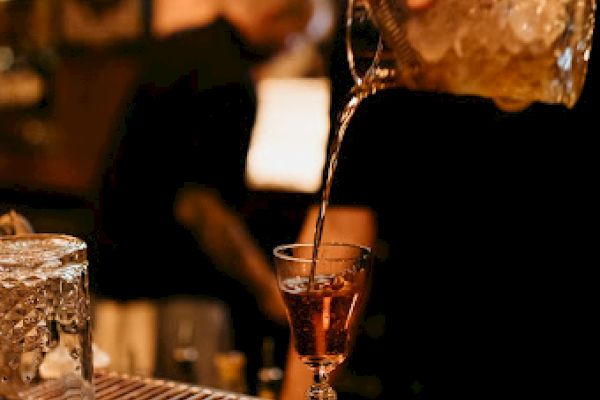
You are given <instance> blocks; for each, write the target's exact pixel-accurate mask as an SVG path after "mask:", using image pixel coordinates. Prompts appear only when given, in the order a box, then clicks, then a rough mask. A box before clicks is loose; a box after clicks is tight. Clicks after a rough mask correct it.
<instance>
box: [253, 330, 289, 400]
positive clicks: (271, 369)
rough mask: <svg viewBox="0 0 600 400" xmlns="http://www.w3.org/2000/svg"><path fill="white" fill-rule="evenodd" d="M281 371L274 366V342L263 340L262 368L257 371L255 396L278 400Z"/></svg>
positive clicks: (267, 338)
mask: <svg viewBox="0 0 600 400" xmlns="http://www.w3.org/2000/svg"><path fill="white" fill-rule="evenodd" d="M282 379H283V371H282V369H281V368H279V367H278V366H277V365H275V340H274V339H273V338H272V337H266V338H264V339H263V345H262V367H261V368H260V369H259V370H258V389H257V395H258V397H260V398H263V399H273V400H275V399H278V398H279V393H280V391H281V383H282Z"/></svg>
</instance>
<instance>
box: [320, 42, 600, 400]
mask: <svg viewBox="0 0 600 400" xmlns="http://www.w3.org/2000/svg"><path fill="white" fill-rule="evenodd" d="M341 34H343V33H341ZM341 34H340V35H341ZM340 37H341V36H340ZM597 42H598V41H596V43H597ZM595 47H597V45H596V46H595ZM599 51H600V50H598V49H595V50H594V51H592V59H591V62H590V71H589V72H590V73H589V76H588V79H587V83H586V86H585V89H584V91H583V94H582V97H581V99H580V101H579V103H578V104H577V106H576V107H575V108H574V109H571V110H569V109H566V108H564V107H563V106H551V105H541V104H535V105H533V106H531V107H530V108H528V109H527V110H525V111H522V112H520V113H505V112H502V111H499V110H498V109H497V108H496V107H495V106H494V105H493V103H492V102H491V101H489V100H484V99H479V98H473V97H454V96H450V95H445V94H433V93H420V92H409V91H407V90H403V89H390V90H387V91H382V92H379V93H377V94H376V95H374V96H372V97H370V98H368V99H367V100H365V102H364V103H363V104H361V106H360V107H359V109H358V111H357V113H356V115H355V117H354V119H353V121H352V122H351V125H350V127H349V130H348V132H347V134H346V138H345V140H344V143H343V145H342V150H341V160H340V162H339V165H338V170H337V176H336V177H335V183H334V187H333V189H332V194H331V196H332V198H331V202H332V204H336V203H341V204H358V205H366V206H369V207H371V208H372V209H374V210H375V212H376V213H377V219H378V224H379V235H380V239H379V244H378V252H379V254H380V258H379V259H378V261H377V263H376V275H375V280H374V287H373V290H372V291H371V302H370V305H369V309H368V312H367V315H366V318H365V323H364V325H363V328H362V332H361V335H360V336H359V339H358V341H357V344H356V347H355V350H354V353H353V355H352V357H351V358H350V360H349V364H348V368H347V370H346V372H345V374H343V375H342V376H341V379H340V382H339V390H340V391H341V392H343V393H344V394H345V396H346V397H344V398H354V397H352V396H356V397H357V398H381V399H392V398H450V397H449V396H451V397H452V398H454V397H456V398H465V397H477V398H488V397H490V396H492V395H497V394H500V393H503V394H508V395H510V396H518V395H519V394H523V393H527V394H529V395H531V394H538V395H539V394H540V393H541V392H542V391H549V392H552V391H553V390H554V389H555V388H558V386H559V385H563V384H564V385H566V386H569V383H568V382H570V381H578V379H579V380H580V379H582V377H581V376H580V375H577V374H575V373H574V372H573V371H574V369H573V368H571V367H566V366H565V365H573V364H574V362H573V360H572V359H570V358H566V359H565V358H564V357H565V356H568V357H570V356H569V354H571V353H576V352H577V351H576V350H574V348H575V347H577V346H578V345H580V343H579V342H578V340H577V335H573V333H572V332H573V331H574V330H575V331H579V329H581V328H582V327H584V326H585V323H582V322H581V321H584V318H585V317H583V316H584V315H585V312H583V311H582V310H583V309H588V310H589V300H590V296H591V291H589V290H587V289H586V286H587V285H586V282H585V279H581V275H580V273H581V272H582V269H584V268H585V267H584V265H586V264H587V265H589V263H586V262H582V258H585V256H583V254H589V253H586V252H589V249H590V247H589V246H590V245H591V238H590V237H589V236H588V234H589V232H591V231H592V230H593V229H594V226H595V223H594V222H592V221H596V219H597V212H595V211H594V208H595V206H594V204H597V200H598V197H597V194H595V190H594V189H593V188H592V186H591V185H592V182H595V181H597V178H595V171H596V170H597V161H596V160H597V158H596V154H595V153H596V150H595V149H596V145H595V143H596V132H597V128H595V126H596V125H597V121H598V116H597V113H598V111H597V110H599V109H600V108H599V106H600V104H598V93H600V91H599V89H598V71H597V70H598V63H597V58H598V57H597V56H596V58H594V55H595V53H598V52H599ZM331 77H332V80H333V104H334V108H333V113H332V115H333V117H334V119H335V117H336V116H337V113H338V112H339V110H340V108H341V107H342V106H343V104H344V102H345V100H346V99H347V96H346V94H347V93H348V90H349V88H350V85H351V78H350V76H349V73H348V66H347V64H346V59H345V49H344V47H343V42H342V41H341V40H338V46H337V48H336V49H335V50H334V52H333V55H332V66H331ZM586 249H587V250H586ZM582 267H583V268H582ZM578 321H579V322H578ZM569 332H570V333H569ZM582 349H585V347H582ZM580 350H581V349H580ZM584 351H585V350H584ZM567 360H568V361H567Z"/></svg>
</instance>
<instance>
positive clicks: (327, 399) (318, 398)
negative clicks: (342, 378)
mask: <svg viewBox="0 0 600 400" xmlns="http://www.w3.org/2000/svg"><path fill="white" fill-rule="evenodd" d="M328 380H329V373H328V371H327V370H326V368H324V367H319V368H318V369H315V371H314V374H313V384H312V386H311V387H310V388H308V390H307V391H306V399H307V400H337V394H336V393H335V391H334V390H333V388H332V387H331V386H329V383H328Z"/></svg>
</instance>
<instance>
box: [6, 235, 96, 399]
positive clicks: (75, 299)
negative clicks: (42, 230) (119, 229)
mask: <svg viewBox="0 0 600 400" xmlns="http://www.w3.org/2000/svg"><path fill="white" fill-rule="evenodd" d="M87 266H88V262H87V246H86V244H85V242H83V241H82V240H80V239H78V238H75V237H71V236H66V235H58V234H30V235H23V236H4V237H0V399H9V400H13V399H27V398H28V397H27V396H24V395H22V393H24V392H27V391H31V389H33V388H35V387H37V386H38V385H41V384H44V383H46V382H48V381H54V382H55V383H56V385H53V388H55V389H54V390H55V391H56V396H57V397H56V398H67V397H68V398H70V399H84V400H93V399H94V392H93V386H92V375H93V369H92V368H93V367H92V350H91V326H90V325H91V316H90V297H89V288H88V273H87ZM65 396H67V397H65Z"/></svg>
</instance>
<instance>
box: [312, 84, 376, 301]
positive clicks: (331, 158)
mask: <svg viewBox="0 0 600 400" xmlns="http://www.w3.org/2000/svg"><path fill="white" fill-rule="evenodd" d="M374 91H375V90H374V87H371V86H370V85H367V84H364V85H356V86H354V87H353V89H352V90H351V92H350V96H349V97H350V100H349V101H348V102H347V103H346V105H345V106H344V109H343V110H342V112H341V113H340V115H339V117H338V120H337V124H336V128H335V130H334V138H333V141H332V143H331V146H330V148H329V152H328V154H327V160H328V161H327V170H326V176H325V185H324V186H323V189H322V191H321V204H320V207H319V215H318V217H317V222H316V224H315V235H314V242H313V244H314V246H313V254H312V263H311V271H310V276H309V281H308V288H307V290H308V292H310V291H311V290H312V289H315V290H317V288H316V286H315V274H316V269H317V260H318V257H319V246H320V245H321V238H322V236H323V227H324V224H325V214H326V213H327V207H328V206H329V196H330V194H331V186H332V185H333V178H334V176H335V171H336V169H337V164H338V160H339V156H340V150H341V147H342V142H343V141H344V137H345V135H346V131H347V130H348V126H349V125H350V122H351V121H352V117H353V116H354V114H355V113H356V110H357V109H358V106H359V105H360V103H361V102H362V101H363V100H364V99H365V98H366V97H367V96H369V94H372V93H373V92H374Z"/></svg>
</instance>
